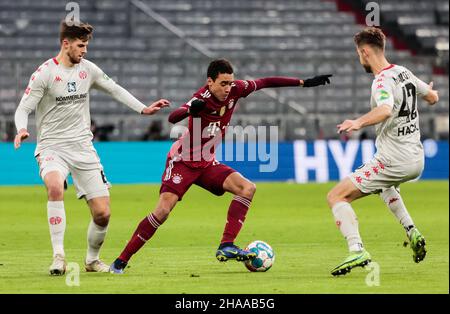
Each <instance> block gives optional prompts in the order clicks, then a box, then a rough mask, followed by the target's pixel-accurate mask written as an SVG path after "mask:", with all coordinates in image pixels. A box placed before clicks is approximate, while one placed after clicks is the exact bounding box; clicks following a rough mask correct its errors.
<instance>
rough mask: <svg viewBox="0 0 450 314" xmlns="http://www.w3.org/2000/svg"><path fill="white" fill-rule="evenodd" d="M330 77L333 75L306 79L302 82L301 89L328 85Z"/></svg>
mask: <svg viewBox="0 0 450 314" xmlns="http://www.w3.org/2000/svg"><path fill="white" fill-rule="evenodd" d="M332 76H333V74H327V75H318V76H314V77H313V78H309V79H306V80H304V81H303V87H314V86H319V85H326V84H330V77H332Z"/></svg>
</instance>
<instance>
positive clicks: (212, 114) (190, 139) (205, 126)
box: [169, 80, 257, 168]
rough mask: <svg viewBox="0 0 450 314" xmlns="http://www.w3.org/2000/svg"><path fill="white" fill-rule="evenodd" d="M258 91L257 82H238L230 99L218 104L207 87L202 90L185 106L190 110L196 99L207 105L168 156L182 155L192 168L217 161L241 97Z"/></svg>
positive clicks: (191, 122) (191, 120)
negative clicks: (218, 148) (220, 145)
mask: <svg viewBox="0 0 450 314" xmlns="http://www.w3.org/2000/svg"><path fill="white" fill-rule="evenodd" d="M256 89H257V85H256V83H255V81H252V80H249V81H240V80H236V81H234V82H233V85H232V87H231V91H230V93H229V94H228V98H227V99H226V100H224V101H219V100H218V99H217V98H216V97H214V95H213V94H212V93H211V92H210V91H209V88H208V86H207V85H205V86H203V87H202V88H200V89H199V90H198V91H197V92H196V93H194V95H193V98H192V99H191V100H190V101H189V102H187V103H186V104H184V105H183V106H182V107H184V108H188V107H189V106H190V104H191V102H192V101H193V100H195V99H202V100H204V101H205V102H206V106H205V109H203V110H202V111H201V112H200V113H199V115H198V117H192V116H189V127H188V128H189V132H186V133H185V134H184V135H183V136H181V137H180V138H179V139H178V141H177V142H176V143H175V144H174V145H173V146H172V149H171V150H170V152H169V155H170V156H172V157H173V156H176V155H179V156H180V157H181V159H182V160H183V162H184V163H186V165H188V166H189V167H192V168H205V167H207V166H209V165H210V164H212V163H213V162H214V161H215V147H216V146H217V145H218V144H220V142H221V141H222V138H223V137H224V136H225V132H226V129H227V126H228V125H229V124H230V120H231V117H232V115H233V112H234V109H235V108H236V104H237V102H238V100H239V98H242V97H247V96H248V95H250V94H251V93H252V92H254V91H255V90H256ZM186 146H187V147H186Z"/></svg>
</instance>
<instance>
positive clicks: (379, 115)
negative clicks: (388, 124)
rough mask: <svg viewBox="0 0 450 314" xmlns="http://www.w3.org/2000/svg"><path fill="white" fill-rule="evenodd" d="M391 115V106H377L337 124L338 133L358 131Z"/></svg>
mask: <svg viewBox="0 0 450 314" xmlns="http://www.w3.org/2000/svg"><path fill="white" fill-rule="evenodd" d="M391 115H392V108H391V107H390V106H389V105H381V106H378V107H376V108H374V109H372V110H371V111H370V112H368V113H366V114H365V115H363V116H361V117H359V118H358V119H356V120H345V121H344V122H342V123H341V124H338V125H337V129H338V133H342V132H347V133H348V132H351V131H358V130H360V129H362V128H364V127H366V126H369V125H374V124H378V123H380V122H383V121H384V120H386V119H388V118H389V117H390V116H391Z"/></svg>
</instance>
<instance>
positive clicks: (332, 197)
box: [327, 189, 340, 208]
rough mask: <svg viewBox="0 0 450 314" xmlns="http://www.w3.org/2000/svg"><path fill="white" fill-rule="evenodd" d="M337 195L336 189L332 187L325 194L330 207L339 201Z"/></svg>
mask: <svg viewBox="0 0 450 314" xmlns="http://www.w3.org/2000/svg"><path fill="white" fill-rule="evenodd" d="M339 199H340V198H339V195H338V193H336V191H335V190H334V189H332V190H331V191H329V192H328V194H327V202H328V206H329V207H330V208H333V206H334V204H336V203H337V202H338V201H339Z"/></svg>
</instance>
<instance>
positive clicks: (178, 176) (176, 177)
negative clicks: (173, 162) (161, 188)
mask: <svg viewBox="0 0 450 314" xmlns="http://www.w3.org/2000/svg"><path fill="white" fill-rule="evenodd" d="M182 180H183V176H182V175H181V174H179V173H175V174H174V175H173V177H172V182H173V183H175V184H180V183H181V181H182Z"/></svg>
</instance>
